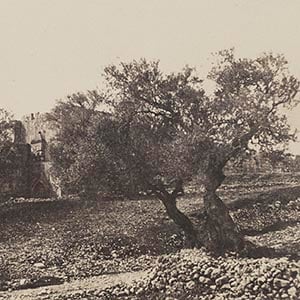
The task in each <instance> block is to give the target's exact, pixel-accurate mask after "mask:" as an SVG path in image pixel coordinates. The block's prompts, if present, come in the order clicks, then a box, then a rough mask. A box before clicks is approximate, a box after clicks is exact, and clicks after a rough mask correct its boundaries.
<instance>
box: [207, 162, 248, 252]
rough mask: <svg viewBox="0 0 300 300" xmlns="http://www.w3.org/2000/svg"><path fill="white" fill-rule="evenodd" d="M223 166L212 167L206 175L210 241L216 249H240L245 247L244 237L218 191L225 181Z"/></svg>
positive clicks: (223, 250) (220, 250)
mask: <svg viewBox="0 0 300 300" xmlns="http://www.w3.org/2000/svg"><path fill="white" fill-rule="evenodd" d="M224 179H225V175H224V174H223V171H222V168H220V167H216V168H210V169H209V171H208V172H207V174H205V176H204V187H205V193H204V208H205V212H206V217H207V223H206V224H207V230H208V235H209V243H210V246H211V247H212V248H213V250H214V251H217V252H219V253H224V252H225V251H226V250H233V251H240V250H242V249H243V248H244V239H243V236H242V235H241V233H240V232H239V230H238V228H237V225H236V224H235V223H234V221H233V220H232V218H231V216H230V214H229V210H228V208H227V207H226V205H225V204H224V203H223V201H222V200H221V199H220V198H219V197H218V195H217V193H216V191H217V189H218V187H219V186H220V185H221V183H222V182H223V181H224Z"/></svg>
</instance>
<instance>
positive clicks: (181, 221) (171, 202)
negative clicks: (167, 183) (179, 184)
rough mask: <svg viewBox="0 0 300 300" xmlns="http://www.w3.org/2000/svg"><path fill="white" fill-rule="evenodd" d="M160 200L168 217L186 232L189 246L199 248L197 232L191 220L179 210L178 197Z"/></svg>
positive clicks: (167, 196) (169, 196)
mask: <svg viewBox="0 0 300 300" xmlns="http://www.w3.org/2000/svg"><path fill="white" fill-rule="evenodd" d="M160 200H161V201H162V202H163V204H164V206H165V208H166V212H167V214H168V216H169V217H170V218H171V219H172V220H173V221H174V223H175V224H177V225H178V226H179V227H180V228H181V229H182V230H183V231H184V233H185V235H186V238H187V241H188V246H189V247H197V246H199V241H198V238H197V230H196V229H195V228H194V225H193V223H192V222H191V220H190V219H189V218H188V217H187V216H186V215H185V214H184V213H182V212H181V211H180V210H179V209H178V208H177V205H176V197H175V196H173V195H171V194H169V195H166V196H164V197H160Z"/></svg>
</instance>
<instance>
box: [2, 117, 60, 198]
mask: <svg viewBox="0 0 300 300" xmlns="http://www.w3.org/2000/svg"><path fill="white" fill-rule="evenodd" d="M13 125H14V126H13V127H14V137H13V141H14V144H13V145H12V146H11V147H9V148H8V149H7V155H8V157H9V163H8V164H5V167H4V168H2V170H1V171H0V195H2V196H3V195H5V197H9V196H12V197H35V198H47V197H52V196H55V195H56V194H57V190H58V187H57V186H54V185H53V184H52V183H53V182H54V180H53V179H52V178H51V175H50V169H51V162H50V161H51V159H50V157H49V154H48V151H47V146H48V143H49V141H50V140H51V138H53V137H54V135H55V131H54V130H53V129H52V128H53V127H52V125H51V123H50V122H48V121H47V119H46V116H45V114H40V113H36V114H31V115H29V116H25V117H23V118H22V120H21V121H19V120H16V121H13Z"/></svg>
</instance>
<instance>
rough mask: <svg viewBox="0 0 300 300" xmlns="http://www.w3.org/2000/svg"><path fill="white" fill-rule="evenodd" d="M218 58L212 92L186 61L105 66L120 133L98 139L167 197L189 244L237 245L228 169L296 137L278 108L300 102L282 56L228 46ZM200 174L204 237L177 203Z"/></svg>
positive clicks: (171, 213)
mask: <svg viewBox="0 0 300 300" xmlns="http://www.w3.org/2000/svg"><path fill="white" fill-rule="evenodd" d="M218 58H219V60H218V63H217V64H216V65H215V66H214V67H213V69H212V71H211V72H210V74H209V79H211V80H213V81H214V82H215V91H214V93H213V95H212V96H208V95H206V94H205V92H204V89H203V88H202V86H201V80H200V79H199V78H198V77H197V76H195V75H194V73H193V70H192V69H191V68H188V67H187V68H185V69H184V70H183V71H182V72H180V73H178V74H173V73H172V74H169V75H164V74H162V72H161V71H160V70H159V64H158V62H151V63H148V62H147V61H145V60H142V61H140V62H137V61H134V62H132V63H122V64H121V65H120V67H116V66H110V67H108V68H106V69H105V74H106V79H107V82H108V83H109V86H110V91H109V94H110V97H109V103H110V104H111V105H112V106H113V107H114V116H115V118H114V120H113V121H112V122H113V126H112V127H114V130H115V133H114V135H113V136H119V138H118V139H117V140H116V139H115V138H113V136H112V135H110V136H105V134H102V137H101V139H102V142H105V144H106V146H107V147H109V148H110V149H111V152H112V153H115V155H116V156H118V157H119V158H120V159H122V161H123V162H124V165H125V167H126V168H127V170H131V173H132V174H135V175H136V176H139V177H140V178H142V179H143V183H144V188H146V189H149V190H152V192H153V193H155V195H156V196H157V197H158V198H159V199H160V200H161V201H162V202H163V204H164V206H165V207H166V211H167V213H168V214H169V216H170V218H171V219H173V220H174V221H175V223H176V224H178V225H179V226H180V227H181V228H182V229H183V230H184V231H185V233H186V234H187V236H188V238H189V240H190V241H191V242H192V245H197V244H199V243H205V244H206V245H210V247H212V248H214V249H219V250H220V251H223V250H225V249H234V250H240V249H242V248H243V247H244V240H243V237H242V236H241V234H240V232H239V231H238V229H237V227H236V225H235V224H234V222H233V220H232V218H231V217H230V214H229V211H228V209H227V207H226V206H225V205H224V203H223V202H222V201H221V199H220V198H219V197H218V195H217V193H216V190H217V189H218V187H219V186H220V185H221V184H222V182H223V180H224V179H225V176H224V173H223V168H224V167H225V166H226V164H227V163H228V161H229V160H231V159H234V158H236V157H239V156H240V155H242V154H243V153H245V152H247V151H248V152H250V150H251V151H253V149H260V150H263V151H265V152H271V151H273V149H274V147H277V146H278V145H285V144H286V143H287V142H288V141H290V140H293V139H294V138H295V135H294V134H293V133H291V132H290V128H289V126H288V124H287V119H286V116H285V115H282V114H281V110H280V108H281V107H287V108H291V107H293V106H294V105H296V104H297V101H296V100H295V96H296V94H297V91H298V88H299V81H298V80H297V79H296V78H295V77H293V76H291V75H289V73H288V71H287V62H286V60H285V59H284V58H283V57H282V56H274V55H272V54H265V55H263V56H261V57H259V58H256V59H236V58H235V57H234V53H233V51H232V50H226V51H222V52H220V53H219V55H218ZM112 127H111V128H112ZM195 174H201V178H202V180H201V182H199V185H200V184H201V185H203V186H204V188H205V195H204V206H205V212H206V220H207V223H206V224H207V232H208V240H206V241H201V238H199V234H200V232H199V231H200V230H199V229H198V228H197V226H195V224H193V223H192V221H191V220H190V219H189V218H188V217H187V216H186V215H184V214H183V213H182V212H180V211H179V210H178V208H177V206H176V198H177V197H178V196H179V195H180V194H181V193H182V191H183V188H184V185H185V184H186V183H187V182H188V181H189V180H190V179H191V178H192V176H193V175H195Z"/></svg>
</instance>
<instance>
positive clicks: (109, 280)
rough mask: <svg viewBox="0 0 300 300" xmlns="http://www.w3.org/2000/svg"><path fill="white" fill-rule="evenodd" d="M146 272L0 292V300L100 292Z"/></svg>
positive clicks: (50, 297) (36, 298)
mask: <svg viewBox="0 0 300 300" xmlns="http://www.w3.org/2000/svg"><path fill="white" fill-rule="evenodd" d="M147 273H148V272H147V271H138V272H128V273H120V274H111V275H101V276H96V277H90V278H86V279H82V280H74V281H72V282H67V283H63V284H60V285H51V286H45V287H39V288H35V289H26V290H18V291H12V292H0V300H39V299H52V297H55V296H59V295H68V294H74V293H78V292H82V291H89V290H97V291H101V290H103V289H105V288H107V287H112V286H114V285H116V284H119V283H127V284H130V283H132V282H134V281H136V280H139V279H141V278H143V277H145V276H146V275H147Z"/></svg>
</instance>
